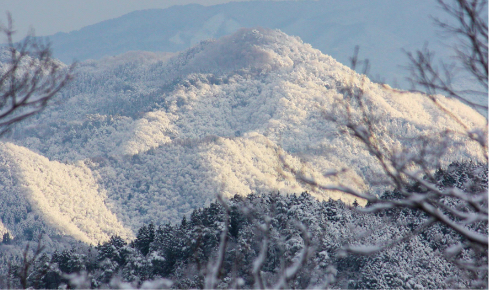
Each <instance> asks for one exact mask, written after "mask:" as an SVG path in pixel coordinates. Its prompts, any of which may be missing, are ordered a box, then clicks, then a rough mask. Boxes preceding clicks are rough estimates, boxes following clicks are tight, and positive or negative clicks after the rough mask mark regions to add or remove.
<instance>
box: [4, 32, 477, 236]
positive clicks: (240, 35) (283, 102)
mask: <svg viewBox="0 0 489 290" xmlns="http://www.w3.org/2000/svg"><path fill="white" fill-rule="evenodd" d="M348 86H353V87H360V86H361V87H362V88H363V89H364V91H365V95H366V98H367V99H368V100H369V102H370V103H371V109H372V112H373V114H374V115H375V116H376V117H378V119H379V126H381V127H382V128H385V130H386V131H387V132H390V134H386V135H385V136H382V138H384V142H385V144H387V145H388V146H401V145H407V146H411V145H412V148H414V149H415V148H416V146H415V145H416V139H415V138H416V136H419V135H427V136H431V137H432V144H433V146H442V145H443V144H442V141H440V140H439V139H438V137H437V136H438V134H440V132H442V131H444V130H445V129H447V128H450V129H451V130H455V131H456V130H462V127H461V126H460V125H459V124H458V123H457V122H456V121H455V120H453V119H452V118H450V117H448V116H447V115H445V114H444V113H442V112H440V111H439V109H437V107H436V106H434V105H433V104H432V103H431V102H430V101H429V100H428V99H427V98H426V97H425V96H423V95H421V94H414V93H408V92H402V93H401V92H396V91H395V90H393V89H390V88H387V87H385V86H382V85H379V84H376V83H373V82H371V81H369V80H368V79H367V78H366V77H364V76H361V75H358V74H356V73H354V72H352V71H351V70H350V69H349V68H348V67H346V66H344V65H342V64H340V63H339V62H337V61H336V60H334V59H333V58H332V57H330V56H327V55H324V54H322V53H321V52H320V51H319V50H316V49H314V48H312V47H311V46H310V45H308V44H304V43H303V42H302V41H301V40H300V39H299V38H296V37H291V36H288V35H286V34H285V33H283V32H280V31H275V30H269V29H261V28H259V29H242V30H239V31H238V32H236V33H235V34H233V35H230V36H226V37H223V38H221V39H219V40H215V41H204V42H201V43H199V44H198V45H196V46H194V47H193V48H191V49H188V50H186V51H184V52H182V53H180V54H178V55H175V56H174V57H172V58H170V59H168V56H167V55H148V54H146V55H144V56H139V55H138V54H127V55H125V56H118V57H117V58H107V59H104V60H101V61H89V62H85V63H82V64H81V65H80V68H79V73H78V77H77V79H76V80H75V81H74V83H72V84H71V85H70V87H69V88H67V90H65V91H64V92H63V93H62V94H61V95H60V96H59V97H58V99H57V100H56V101H57V102H56V105H51V106H49V107H48V108H47V109H46V110H45V111H44V112H43V113H42V114H40V115H38V116H36V117H35V118H32V119H30V120H28V121H27V122H24V123H22V124H20V125H19V126H17V128H15V130H14V131H13V132H12V135H11V136H10V139H9V140H8V141H9V142H12V143H14V144H16V145H13V144H9V143H6V144H5V145H2V146H3V148H4V149H2V153H1V154H2V156H4V157H3V158H4V160H6V161H5V162H4V163H3V165H1V166H2V167H1V168H2V170H3V171H6V170H7V169H8V166H13V167H15V168H16V171H15V172H14V173H12V174H13V176H14V178H15V179H16V180H22V181H21V182H22V183H21V186H14V187H8V188H9V190H12V192H21V191H22V192H23V193H22V194H24V196H26V197H27V198H26V201H25V203H26V206H25V208H27V207H32V211H33V212H35V213H36V215H38V216H39V218H40V219H42V220H43V221H45V222H46V223H47V224H49V225H50V226H52V227H54V228H56V229H58V230H59V231H62V232H63V233H66V234H69V235H73V236H75V237H78V236H80V237H84V239H86V240H87V241H95V240H104V239H105V238H106V236H107V235H108V234H110V233H119V234H121V233H126V232H125V231H126V230H125V229H133V230H134V229H137V228H138V227H139V226H140V225H141V224H142V223H143V222H145V223H147V222H149V221H153V222H155V223H157V224H161V223H165V222H167V221H175V220H176V219H177V218H179V217H181V216H182V215H184V214H189V213H190V212H191V210H192V209H194V208H196V207H198V206H202V205H204V204H208V203H209V202H210V201H211V200H213V199H214V198H215V194H217V193H222V194H224V195H226V196H233V195H235V194H240V195H247V194H250V193H262V192H270V191H280V192H281V193H298V192H301V191H303V190H308V191H309V192H310V193H311V194H312V195H313V196H315V197H317V198H319V199H329V198H333V199H338V198H340V199H343V200H345V201H346V202H348V203H351V202H353V200H354V198H353V197H351V196H348V195H344V194H340V193H337V192H324V191H320V190H317V189H314V188H308V187H307V186H304V185H301V184H300V183H299V182H297V180H295V179H294V178H293V176H292V174H291V173H290V172H289V171H288V170H287V168H285V167H284V163H283V162H282V161H281V156H282V157H283V159H285V160H286V163H287V164H289V165H290V166H292V167H294V168H296V169H297V170H303V171H304V172H306V174H309V175H311V176H315V178H317V179H319V180H321V182H324V183H325V184H328V183H337V182H343V183H346V184H348V185H350V186H352V187H355V188H357V189H360V190H372V191H375V192H377V193H379V194H380V193H382V190H383V189H384V188H383V187H382V186H378V185H376V184H373V183H371V181H372V180H374V179H375V176H376V174H377V173H378V172H380V171H381V168H380V166H379V165H377V164H376V163H375V162H374V159H373V157H372V156H370V154H369V153H368V152H367V151H366V150H365V149H364V148H363V147H362V146H361V144H359V143H358V142H357V141H356V140H355V139H354V138H353V137H351V136H349V135H348V134H344V133H341V131H340V130H338V128H337V126H336V125H335V124H334V123H332V122H331V121H328V120H327V118H325V115H328V114H332V108H333V106H334V103H335V101H336V100H337V99H338V98H341V97H342V92H343V90H344V88H345V87H348ZM442 103H443V105H444V106H446V107H447V108H449V109H450V110H451V111H452V112H454V114H456V115H457V116H458V117H459V118H460V120H462V122H464V123H465V124H466V126H468V127H482V126H484V124H485V119H484V118H483V117H482V116H481V115H479V114H478V113H477V112H475V111H474V110H472V109H470V108H469V107H467V106H465V105H463V104H461V103H460V102H457V101H453V100H448V99H443V98H442ZM455 138H459V139H454V141H460V144H458V145H457V146H458V147H457V146H455V147H453V148H455V150H453V152H449V153H448V154H446V155H444V156H442V157H441V159H442V161H443V162H444V163H448V162H450V161H453V160H460V159H472V160H478V159H479V158H480V157H481V152H479V151H478V148H477V146H476V145H475V144H473V143H470V142H466V141H465V140H463V139H462V137H455ZM414 149H413V150H414ZM34 152H35V153H34ZM338 168H349V169H350V170H349V171H347V172H346V173H345V174H343V175H342V176H341V177H340V178H339V179H327V178H325V177H322V175H323V174H324V173H325V172H327V171H329V170H331V169H338ZM41 169H42V170H43V171H42V172H40V170H41ZM59 172H63V173H59ZM2 182H3V184H5V183H8V180H5V177H4V179H3V181H2ZM19 182H20V181H19ZM4 186H5V185H4ZM17 188H21V189H22V190H20V189H17ZM12 194H14V193H12ZM72 194H73V196H75V195H76V196H77V197H76V198H79V202H75V199H71V200H69V199H68V197H69V196H71V195H72ZM84 198H85V199H84ZM78 203H82V204H84V205H83V206H82V207H80V208H79V207H77V206H76V204H78ZM360 203H362V201H360ZM85 212H86V213H87V214H85ZM88 213H90V214H88ZM112 214H113V215H112ZM60 217H63V218H62V219H61V218H60ZM26 219H27V218H24V220H26ZM24 220H22V221H19V223H22V222H24ZM58 220H59V222H58ZM2 222H3V224H4V225H5V226H6V227H7V228H9V227H15V226H16V224H17V223H16V222H6V221H5V220H3V219H2ZM26 223H27V221H26ZM91 225H97V226H91ZM110 230H112V232H111V231H110ZM127 235H129V234H127ZM80 239H81V238H80Z"/></svg>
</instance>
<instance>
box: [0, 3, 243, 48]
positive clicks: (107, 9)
mask: <svg viewBox="0 0 489 290" xmlns="http://www.w3.org/2000/svg"><path fill="white" fill-rule="evenodd" d="M231 1H239V0H0V22H1V23H3V24H6V23H7V16H6V12H7V11H10V13H12V18H13V19H14V25H15V27H16V29H17V31H18V33H17V35H16V40H19V39H21V38H23V37H24V36H25V35H26V34H27V32H28V30H29V27H32V28H34V30H35V33H36V35H38V36H43V35H50V34H54V33H56V32H60V31H63V32H69V31H72V30H77V29H80V28H82V27H84V26H87V25H90V24H95V23H97V22H100V21H103V20H107V19H112V18H116V17H119V16H122V15H124V14H127V13H129V12H131V11H135V10H142V9H151V8H167V7H170V6H173V5H184V4H189V3H198V4H201V5H214V4H220V3H226V2H231ZM241 1H242V0H241ZM3 41H4V39H0V43H1V42H3Z"/></svg>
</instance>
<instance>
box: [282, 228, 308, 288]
mask: <svg viewBox="0 0 489 290" xmlns="http://www.w3.org/2000/svg"><path fill="white" fill-rule="evenodd" d="M297 227H298V228H299V229H300V230H301V232H302V239H303V241H304V247H303V248H302V250H301V252H300V253H299V257H298V259H297V261H295V262H294V263H293V264H292V265H290V266H289V267H287V268H286V269H284V271H283V272H282V273H281V275H280V277H279V278H278V281H277V283H276V284H275V285H274V286H273V289H285V288H287V283H288V282H289V281H290V280H291V279H293V278H294V277H295V276H296V275H297V273H298V272H299V270H300V269H301V266H303V265H304V264H305V263H306V261H307V258H308V257H309V252H310V249H311V243H310V235H311V234H310V233H309V232H308V231H307V229H306V227H305V226H304V224H302V223H300V222H297Z"/></svg>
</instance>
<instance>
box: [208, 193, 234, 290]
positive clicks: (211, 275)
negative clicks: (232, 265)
mask: <svg viewBox="0 0 489 290" xmlns="http://www.w3.org/2000/svg"><path fill="white" fill-rule="evenodd" d="M217 200H218V201H219V203H220V204H221V205H222V206H223V208H224V228H223V230H222V232H221V238H220V241H219V249H218V251H217V257H216V260H215V261H209V265H208V266H207V274H206V275H205V289H214V288H215V286H216V284H217V279H218V277H219V273H220V271H221V269H222V265H223V262H224V256H225V254H226V246H227V241H228V232H229V213H230V211H231V209H230V208H229V205H228V204H227V202H226V201H225V200H224V198H223V196H222V195H221V194H218V195H217Z"/></svg>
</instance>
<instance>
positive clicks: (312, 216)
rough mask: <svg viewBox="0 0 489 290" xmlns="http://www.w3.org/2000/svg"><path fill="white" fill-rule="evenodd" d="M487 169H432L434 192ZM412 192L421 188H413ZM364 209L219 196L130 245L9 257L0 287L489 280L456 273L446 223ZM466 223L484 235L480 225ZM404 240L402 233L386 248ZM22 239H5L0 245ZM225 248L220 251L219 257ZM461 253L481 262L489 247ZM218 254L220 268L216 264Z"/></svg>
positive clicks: (114, 241)
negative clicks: (364, 251) (361, 251)
mask: <svg viewBox="0 0 489 290" xmlns="http://www.w3.org/2000/svg"><path fill="white" fill-rule="evenodd" d="M487 175H488V171H487V166H486V165H485V164H474V163H470V162H469V163H453V164H451V165H450V166H449V167H447V168H445V169H443V170H442V169H440V170H438V171H437V172H436V177H437V185H438V186H439V187H440V188H446V187H457V188H460V189H462V190H463V191H464V192H466V193H468V194H470V193H471V192H480V191H481V190H487ZM409 190H411V191H413V192H418V193H422V192H423V188H422V187H421V186H420V185H419V184H413V186H412V187H411V188H410V189H409ZM398 195H399V194H398V193H396V192H386V193H385V194H384V195H383V197H382V198H384V199H397V198H402V197H401V196H398ZM443 202H444V203H446V204H450V205H452V206H454V205H453V202H456V201H455V200H453V199H451V198H448V197H447V198H446V199H445V200H444V201H443ZM455 206H456V205H455ZM368 208H369V205H367V206H366V207H365V208H362V207H360V206H358V205H357V204H356V203H354V204H353V205H346V204H344V203H343V202H341V201H334V200H331V199H330V200H329V201H322V202H320V201H318V200H316V199H315V198H313V197H312V196H310V195H309V194H308V193H306V192H304V193H302V194H300V195H283V194H280V193H270V194H264V195H256V194H251V195H248V196H246V197H243V196H235V197H234V198H232V199H230V200H225V201H224V200H216V201H215V202H213V203H211V204H210V205H209V206H207V207H204V208H199V209H196V210H194V211H193V212H192V214H191V215H190V216H188V217H184V218H183V219H182V220H181V222H180V223H178V224H159V222H158V221H157V220H155V221H154V222H152V223H150V224H147V225H144V226H142V227H141V228H140V229H139V230H138V232H137V237H136V239H134V240H132V241H125V240H123V239H121V238H120V237H118V236H113V237H112V238H111V239H110V241H108V242H106V243H103V244H100V245H98V246H95V247H91V246H90V247H89V246H86V245H82V244H80V245H78V246H76V247H72V248H71V249H65V250H57V251H56V250H55V251H54V252H53V253H51V254H48V253H41V254H39V255H38V256H37V257H35V258H34V259H31V260H32V265H29V266H30V267H28V268H27V269H26V268H25V266H26V265H25V264H26V263H25V261H24V260H23V257H22V255H19V256H14V255H11V256H10V257H9V258H8V259H6V257H5V256H4V257H3V261H4V262H7V260H8V261H9V262H8V265H6V264H5V263H3V265H2V268H1V269H2V273H1V275H2V276H1V278H0V281H3V282H0V283H3V284H0V287H2V288H6V287H14V288H20V287H26V286H27V287H34V288H58V287H67V286H69V287H76V286H80V285H82V286H84V287H87V286H88V287H92V288H106V287H115V286H117V285H119V286H120V285H122V284H120V283H121V282H129V283H130V285H131V286H132V287H140V286H141V285H144V284H143V283H144V282H145V281H155V280H158V279H161V278H165V279H166V280H159V282H160V284H158V285H159V286H168V287H172V288H204V286H206V285H208V284H205V283H207V282H206V281H207V280H208V279H209V276H211V275H212V274H213V269H217V271H215V273H214V274H216V275H215V278H216V284H215V287H217V288H255V287H263V286H264V287H276V286H282V287H284V288H310V287H314V286H317V287H325V286H329V287H333V288H354V289H359V288H377V289H379V288H383V289H385V288H409V289H410V288H473V287H475V288H479V287H481V285H477V284H474V281H476V280H478V279H481V278H482V279H486V280H487V272H485V273H483V275H485V277H474V276H472V275H473V274H474V273H476V272H474V273H471V272H470V271H466V270H460V269H459V268H458V267H457V266H456V265H455V264H454V263H452V262H451V261H450V257H448V256H447V254H446V251H445V250H446V249H447V248H449V247H450V246H452V245H454V244H456V243H457V242H460V241H461V240H463V238H462V237H461V236H460V235H458V234H456V233H455V232H454V231H452V230H450V229H448V228H447V227H446V226H444V225H442V224H440V223H438V224H435V226H433V227H430V228H427V229H426V230H425V231H422V232H420V233H419V234H413V233H412V230H413V229H414V228H417V226H418V225H420V224H422V223H423V222H425V221H426V219H427V218H428V217H427V216H426V215H425V214H423V213H422V212H421V211H418V210H417V209H409V208H402V209H389V210H386V211H383V212H380V213H375V214H369V213H365V211H368ZM466 210H467V211H469V210H470V209H466ZM473 227H474V228H473V229H475V230H476V231H478V232H480V233H484V234H486V235H487V230H488V229H487V221H486V222H485V223H484V222H481V223H480V224H478V225H473ZM222 233H224V234H225V235H222ZM405 236H406V237H409V238H408V239H405V240H404V241H401V242H399V243H397V244H391V245H390V246H388V245H389V243H390V242H392V241H394V240H397V239H399V238H401V237H405ZM34 240H35V239H34ZM21 242H22V241H16V240H15V239H14V240H11V238H10V237H8V236H4V238H3V242H2V245H1V246H0V247H13V246H12V245H14V244H20V243H21ZM346 245H349V246H355V245H358V246H359V247H366V246H365V245H372V246H379V247H385V249H384V250H382V251H380V252H377V253H375V254H370V255H353V254H347V253H346V252H344V251H342V249H343V248H344V247H345V246H346ZM222 246H224V247H225V248H224V249H225V250H224V251H223V252H222V253H223V254H224V255H220V254H219V253H220V250H219V249H220V247H222ZM35 248H36V242H35V241H32V242H31V249H33V250H35ZM366 248H369V247H368V246H367V247H366ZM264 249H266V250H264ZM12 252H14V251H12ZM32 255H33V254H32V253H30V255H28V259H27V261H31V260H29V257H31V256H32ZM463 255H464V257H463V258H464V259H472V260H479V261H480V263H481V264H487V249H486V250H485V252H484V251H483V252H474V251H473V250H471V251H466V252H464V253H463ZM221 258H222V264H221V265H219V267H217V268H213V267H215V265H216V262H218V261H220V259H221ZM287 273H292V275H289V276H287V275H286V274H287ZM80 281H82V282H83V283H85V284H83V283H82V282H80ZM22 283H24V284H22ZM80 283H81V284H80ZM87 283H88V284H87ZM117 283H119V284H117Z"/></svg>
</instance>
